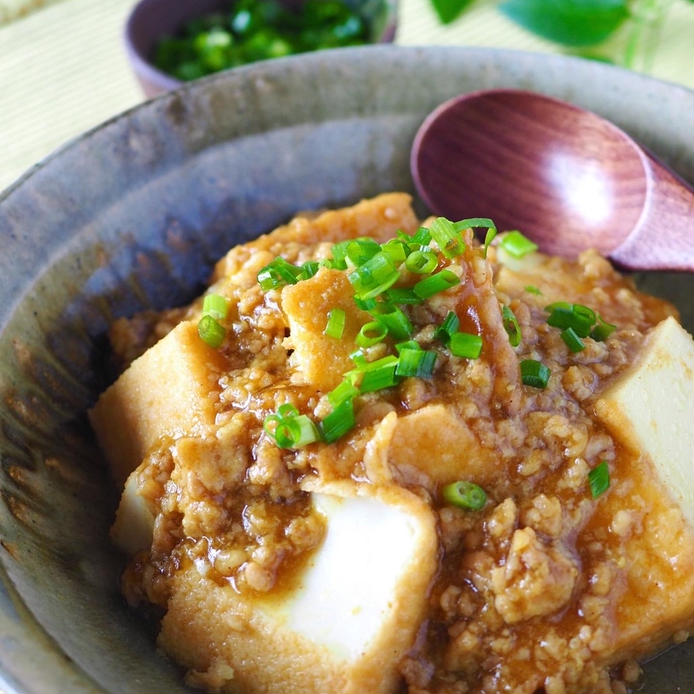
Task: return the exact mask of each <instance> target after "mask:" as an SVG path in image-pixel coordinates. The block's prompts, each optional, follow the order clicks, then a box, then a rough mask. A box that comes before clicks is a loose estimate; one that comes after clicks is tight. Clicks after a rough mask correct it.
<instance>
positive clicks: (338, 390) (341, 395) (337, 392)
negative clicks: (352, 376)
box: [328, 379, 359, 408]
mask: <svg viewBox="0 0 694 694" xmlns="http://www.w3.org/2000/svg"><path fill="white" fill-rule="evenodd" d="M357 395H359V390H357V388H356V387H355V386H354V384H353V383H352V382H351V381H350V380H349V379H345V380H344V381H342V383H340V385H339V386H337V387H335V388H333V389H332V390H331V391H330V392H329V393H328V402H329V403H330V404H331V405H332V406H333V408H335V407H338V406H339V405H341V404H342V403H343V402H344V401H345V400H350V399H352V398H355V397H356V396H357Z"/></svg>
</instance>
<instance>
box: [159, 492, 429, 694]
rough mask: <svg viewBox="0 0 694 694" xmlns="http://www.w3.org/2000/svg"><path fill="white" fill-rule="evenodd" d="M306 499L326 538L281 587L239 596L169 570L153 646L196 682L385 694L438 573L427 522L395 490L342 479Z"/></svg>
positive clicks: (413, 502) (191, 573)
mask: <svg viewBox="0 0 694 694" xmlns="http://www.w3.org/2000/svg"><path fill="white" fill-rule="evenodd" d="M312 494H313V497H312V498H313V503H314V505H315V508H316V509H317V510H318V511H319V513H321V514H322V515H323V516H324V518H325V521H326V535H325V538H324V541H323V543H322V545H321V546H320V547H319V548H318V549H317V550H316V552H315V553H314V554H313V555H312V556H311V557H310V559H309V561H308V564H307V565H306V566H305V568H303V569H302V570H301V571H302V573H301V574H300V575H299V576H298V577H296V578H293V579H292V581H291V582H290V585H289V587H288V588H283V589H281V590H280V591H279V592H278V593H276V594H273V593H271V594H268V595H267V596H247V595H239V594H238V593H237V592H236V591H235V590H234V589H233V588H232V587H231V586H229V585H219V584H217V583H215V582H214V581H211V580H209V579H207V578H204V577H202V576H200V575H199V574H198V572H197V571H196V569H195V568H194V567H193V566H191V567H189V568H185V569H183V570H181V571H180V572H179V573H178V574H177V575H176V577H175V579H174V585H173V591H172V595H171V598H170V600H169V604H168V612H167V614H166V616H165V617H164V620H163V623H162V631H161V634H160V637H159V643H160V645H161V646H162V647H163V648H164V649H165V650H166V651H168V652H169V653H171V654H172V655H173V656H174V657H175V658H177V659H178V660H180V661H181V662H182V663H183V664H184V665H186V666H187V667H189V668H190V669H191V671H193V672H194V673H195V675H196V676H197V677H198V678H199V677H201V676H202V677H203V680H202V681H203V682H208V681H213V680H214V678H216V677H217V676H218V673H219V672H220V671H221V672H223V673H226V677H227V678H228V681H227V682H226V683H222V684H221V686H222V688H223V689H226V690H228V691H234V692H236V691H240V692H257V693H259V694H270V693H276V692H280V691H281V692H283V694H304V692H307V691H312V692H331V694H347V693H350V694H364V692H369V694H379V693H380V692H382V693H384V694H385V693H386V692H392V691H393V689H394V688H395V686H396V683H397V680H398V674H397V664H398V661H399V660H400V659H401V658H402V657H403V656H404V654H405V653H406V652H407V651H408V650H409V648H410V647H411V646H412V644H413V641H414V638H415V635H416V632H417V629H418V628H419V625H420V622H421V620H422V618H423V617H424V614H425V609H426V595H427V591H428V587H429V583H430V581H431V580H432V577H433V575H434V572H435V570H436V553H437V539H436V531H435V524H434V519H433V515H432V513H431V511H430V510H429V509H428V507H427V506H426V504H424V502H422V501H421V500H420V499H419V498H418V497H416V496H415V495H414V494H412V493H410V492H408V491H406V490H404V489H395V488H376V487H372V486H371V485H360V486H357V485H355V484H353V483H351V482H340V483H334V484H332V485H329V486H327V487H323V488H321V489H320V490H318V489H315V490H314V491H313V492H312ZM367 538H368V539H367ZM268 653H271V654H272V656H271V657H268ZM232 673H233V679H231V675H232ZM216 684H217V686H219V682H217V683H216Z"/></svg>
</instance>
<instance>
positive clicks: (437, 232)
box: [429, 217, 465, 258]
mask: <svg viewBox="0 0 694 694" xmlns="http://www.w3.org/2000/svg"><path fill="white" fill-rule="evenodd" d="M429 232H430V233H431V238H432V239H434V241H436V244H437V245H438V247H439V249H440V250H441V253H443V254H444V255H445V256H446V258H454V257H455V256H457V255H460V254H461V253H463V252H464V251H465V241H463V237H462V236H461V235H460V232H459V231H457V230H456V227H455V225H454V224H453V222H451V221H450V220H448V219H446V218H445V217H437V218H436V219H435V220H434V221H433V222H432V223H431V226H430V227H429Z"/></svg>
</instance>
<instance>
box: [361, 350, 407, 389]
mask: <svg viewBox="0 0 694 694" xmlns="http://www.w3.org/2000/svg"><path fill="white" fill-rule="evenodd" d="M397 365H398V357H396V356H394V355H392V354H390V355H388V356H387V357H383V358H382V359H376V361H371V362H367V363H365V364H361V365H358V366H357V372H358V373H359V374H361V383H360V384H359V392H360V393H373V392H374V391H377V390H383V389H384V388H390V387H391V386H394V385H396V384H397V382H398V380H397V378H396V376H395V369H396V367H397Z"/></svg>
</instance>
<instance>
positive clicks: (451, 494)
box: [441, 480, 487, 511]
mask: <svg viewBox="0 0 694 694" xmlns="http://www.w3.org/2000/svg"><path fill="white" fill-rule="evenodd" d="M441 493H442V495H443V498H444V499H445V500H446V501H447V502H448V503H449V504H451V505H453V506H457V507H458V508H464V509H467V510H468V511H479V510H480V509H482V508H484V505H485V504H486V503H487V494H486V492H485V491H484V489H482V487H480V486H479V485H478V484H475V483H474V482H467V481H464V480H461V481H460V482H452V483H451V484H447V485H446V486H445V487H444V488H443V489H442V490H441Z"/></svg>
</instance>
